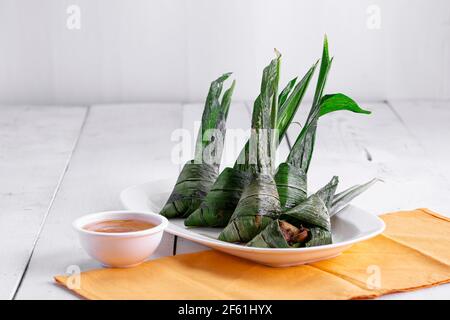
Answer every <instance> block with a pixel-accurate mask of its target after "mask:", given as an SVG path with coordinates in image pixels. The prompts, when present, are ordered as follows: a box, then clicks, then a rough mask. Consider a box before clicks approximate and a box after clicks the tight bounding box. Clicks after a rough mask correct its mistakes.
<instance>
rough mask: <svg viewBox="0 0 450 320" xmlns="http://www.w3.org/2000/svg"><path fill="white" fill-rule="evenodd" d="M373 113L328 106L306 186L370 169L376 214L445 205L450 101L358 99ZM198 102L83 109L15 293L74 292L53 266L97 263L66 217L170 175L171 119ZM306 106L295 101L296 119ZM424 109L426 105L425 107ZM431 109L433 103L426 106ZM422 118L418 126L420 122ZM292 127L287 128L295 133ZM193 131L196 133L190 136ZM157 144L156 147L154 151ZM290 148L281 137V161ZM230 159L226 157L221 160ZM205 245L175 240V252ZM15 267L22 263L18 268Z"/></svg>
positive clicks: (182, 119) (187, 114) (365, 198)
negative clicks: (57, 279)
mask: <svg viewBox="0 0 450 320" xmlns="http://www.w3.org/2000/svg"><path fill="white" fill-rule="evenodd" d="M362 105H364V106H365V107H366V108H368V109H371V110H372V111H373V114H372V115H371V116H369V117H368V116H364V115H356V114H352V113H348V112H341V113H335V114H332V115H328V116H325V117H324V118H323V119H321V120H320V123H319V130H318V137H317V144H316V150H315V154H314V159H313V163H312V167H311V170H310V175H309V183H310V185H311V188H310V189H311V191H312V190H314V189H315V188H317V187H319V186H321V185H322V184H324V183H326V182H327V181H328V180H329V178H331V176H332V175H333V174H337V175H339V176H340V177H341V187H342V188H343V187H346V186H349V185H351V184H354V183H360V182H362V181H365V180H367V179H370V178H372V177H373V176H378V177H380V178H382V179H384V180H385V183H383V184H381V183H380V184H378V185H377V186H375V187H373V189H371V190H370V191H368V192H367V193H366V194H363V195H362V196H360V197H359V198H358V199H356V200H355V204H357V205H359V206H361V207H363V208H367V209H368V210H370V211H372V212H374V213H384V212H389V211H393V210H400V209H412V208H416V207H429V208H431V209H433V210H435V211H437V212H439V213H441V214H449V207H450V205H449V204H448V203H447V201H446V199H447V195H448V192H449V191H450V187H449V183H448V181H449V170H448V169H447V168H446V166H445V165H446V164H447V163H448V162H449V161H450V154H449V149H448V143H447V141H446V139H447V137H449V129H448V126H447V122H446V120H447V119H450V103H431V104H430V103H429V102H399V103H392V102H391V103H390V104H387V103H363V104H362ZM241 106H242V104H238V103H237V104H234V105H233V106H232V109H231V111H230V118H229V127H230V128H233V127H235V128H236V127H240V128H248V127H249V124H250V113H249V112H248V111H249V110H248V109H249V104H247V106H246V109H247V112H246V113H243V112H241V109H242V108H241ZM201 108H202V106H201V105H199V104H192V105H185V106H184V107H182V106H181V105H179V104H173V105H161V104H153V105H121V106H120V105H119V106H95V107H92V108H91V109H90V112H89V114H88V117H87V121H86V124H85V127H84V129H83V131H82V133H81V136H80V138H79V143H78V145H77V148H76V150H75V151H74V154H73V156H72V159H71V161H70V165H69V168H68V171H67V173H66V174H65V177H64V179H63V181H62V183H61V185H60V188H59V190H58V192H57V194H56V197H55V200H54V202H53V205H52V206H51V208H50V211H49V215H48V218H47V220H46V223H45V225H44V227H43V230H42V233H41V235H40V237H39V240H38V242H37V245H36V248H35V251H34V254H33V256H32V258H31V262H30V264H29V268H28V270H27V272H26V273H25V276H24V278H23V282H22V284H21V286H20V288H19V290H18V293H17V296H16V297H17V298H19V299H24V298H41V299H50V298H64V299H72V298H76V297H75V296H73V295H71V294H70V293H68V292H66V291H65V290H63V289H61V288H59V287H57V286H55V285H54V284H53V279H52V277H53V276H54V275H55V274H60V273H64V272H65V271H66V268H67V267H68V266H70V265H79V266H80V267H81V269H82V270H86V269H88V268H92V267H97V266H98V264H97V263H95V262H93V261H92V260H91V259H89V258H88V257H87V255H86V254H85V253H84V252H83V251H82V249H81V248H80V246H79V245H78V241H77V239H76V235H75V233H74V232H72V231H71V230H70V223H71V222H72V220H73V219H75V218H76V217H78V216H80V215H83V214H85V213H88V212H92V211H98V210H108V209H116V208H120V207H121V206H120V203H119V200H118V194H119V192H120V190H121V189H123V188H125V187H126V186H128V185H132V184H136V183H142V182H145V181H147V180H150V179H153V178H155V179H157V178H163V177H166V176H167V175H173V172H177V171H178V170H179V166H178V165H177V164H172V163H171V161H170V152H171V149H172V146H173V145H174V142H173V141H170V135H171V133H172V131H173V130H174V129H176V128H180V127H182V128H188V129H189V130H193V129H191V128H193V123H194V121H197V120H198V119H199V117H200V114H201ZM308 109H309V106H308V104H307V103H305V104H304V105H303V106H302V109H301V112H300V115H299V117H298V118H297V119H296V120H298V121H299V122H300V123H303V122H304V116H305V113H306V112H307V110H308ZM424 110H426V111H424ZM430 110H431V111H430ZM424 124H425V125H424ZM298 131H299V126H296V125H294V126H292V128H291V129H290V131H289V133H288V136H289V138H290V141H291V143H292V142H293V141H294V140H295V137H296V134H297V133H298ZM195 134H196V132H193V137H195ZM155 150H157V151H155ZM288 150H289V148H288V146H287V145H286V143H284V145H281V146H280V160H283V159H284V157H285V156H286V154H287V152H288ZM225 162H226V164H232V162H233V159H232V160H231V161H225ZM173 246H174V240H173V238H171V237H170V236H167V237H166V238H165V239H164V242H163V244H162V245H161V247H160V249H159V250H158V253H157V254H156V255H155V257H157V256H163V255H170V254H172V252H173V251H174V247H173ZM201 249H204V247H201V246H198V245H195V244H192V243H191V242H189V241H184V240H178V241H177V245H176V252H177V253H185V252H193V251H197V250H201ZM19 272H20V271H19ZM449 296H450V286H449V285H443V286H439V287H436V288H430V289H426V290H419V291H415V292H411V293H403V294H398V295H390V296H386V297H383V298H384V299H396V298H402V297H405V298H448V297H449Z"/></svg>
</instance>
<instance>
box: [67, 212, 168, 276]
mask: <svg viewBox="0 0 450 320" xmlns="http://www.w3.org/2000/svg"><path fill="white" fill-rule="evenodd" d="M114 219H127V220H128V219H137V220H143V221H147V222H150V223H152V224H154V225H155V227H153V228H150V229H145V230H141V231H135V232H123V233H104V232H95V231H88V230H85V229H83V228H84V227H85V226H86V225H88V224H91V223H94V222H97V221H104V220H114ZM168 224H169V221H168V220H167V219H166V218H165V217H163V216H161V215H159V214H156V213H151V212H136V211H105V212H99V213H94V214H89V215H86V216H82V217H80V218H78V219H76V220H75V221H74V222H73V227H74V228H75V230H76V231H77V232H78V235H79V237H80V242H81V246H82V247H83V248H84V249H85V250H86V252H87V253H88V254H89V255H90V256H91V257H92V258H94V259H95V260H98V261H100V262H101V263H102V264H103V265H104V266H106V267H113V268H129V267H134V266H137V265H138V264H140V263H142V262H144V261H145V260H146V259H147V258H148V257H150V256H151V255H152V253H153V252H155V250H156V248H157V247H158V245H159V243H160V242H161V238H162V235H163V232H164V229H165V228H166V227H167V225H168Z"/></svg>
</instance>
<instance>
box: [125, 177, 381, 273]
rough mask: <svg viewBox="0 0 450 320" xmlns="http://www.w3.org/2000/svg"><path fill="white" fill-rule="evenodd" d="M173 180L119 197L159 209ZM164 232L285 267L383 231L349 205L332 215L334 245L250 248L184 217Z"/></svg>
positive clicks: (139, 207)
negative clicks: (222, 238) (190, 225)
mask: <svg viewBox="0 0 450 320" xmlns="http://www.w3.org/2000/svg"><path fill="white" fill-rule="evenodd" d="M174 183H175V178H173V179H166V180H155V181H151V182H148V183H144V184H142V185H137V186H133V187H129V188H127V189H125V190H123V191H122V193H121V194H120V199H121V201H122V203H123V205H124V206H125V207H126V208H127V209H128V210H135V211H150V212H159V211H160V209H161V208H162V206H163V205H164V203H165V201H166V200H167V198H168V197H169V194H170V192H171V190H172V188H173V185H174ZM169 222H170V223H169V226H168V227H167V229H166V231H167V232H169V233H171V234H173V235H176V236H179V237H183V238H185V239H188V240H191V241H194V242H197V243H200V244H203V245H205V246H208V247H210V248H213V249H216V250H219V251H223V252H226V253H228V254H231V255H234V256H238V257H241V258H245V259H248V260H252V261H255V262H258V263H262V264H265V265H268V266H272V267H288V266H295V265H300V264H305V263H311V262H315V261H319V260H324V259H329V258H333V257H336V256H338V255H339V254H341V253H342V251H344V250H346V249H348V248H349V247H350V246H351V245H352V244H354V243H357V242H360V241H363V240H367V239H369V238H372V237H375V236H376V235H378V234H380V233H381V232H383V230H384V228H385V225H384V222H383V220H381V219H380V218H378V217H377V216H375V215H373V214H370V213H368V212H366V211H364V210H362V209H360V208H358V207H355V206H352V205H349V206H347V207H346V208H344V209H342V210H341V211H340V212H339V213H338V214H336V215H335V216H333V217H332V218H331V226H332V234H333V244H329V245H324V246H318V247H311V248H292V249H265V248H250V247H246V246H243V245H238V244H232V243H227V242H224V241H219V240H217V236H218V235H219V233H220V231H221V229H219V228H187V227H185V226H184V224H183V219H171V220H169Z"/></svg>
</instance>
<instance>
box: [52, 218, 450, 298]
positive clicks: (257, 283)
mask: <svg viewBox="0 0 450 320" xmlns="http://www.w3.org/2000/svg"><path fill="white" fill-rule="evenodd" d="M382 218H383V220H384V221H385V222H386V225H387V228H386V230H385V232H384V233H383V234H382V235H380V236H378V237H376V238H373V239H371V240H367V241H364V242H361V243H358V244H356V245H354V246H353V247H351V248H350V249H348V250H347V251H345V252H344V253H343V254H342V255H340V256H339V257H336V258H333V259H330V260H326V261H321V262H317V263H313V264H309V265H303V266H297V267H289V268H271V267H266V266H263V265H259V264H256V263H253V262H250V261H247V260H243V259H240V258H236V257H233V256H230V255H226V254H223V253H220V252H217V251H212V250H211V251H210V250H208V251H203V252H199V253H193V254H185V255H178V256H174V257H167V258H162V259H157V260H153V261H149V262H146V263H144V264H142V265H140V266H138V267H135V268H131V269H99V270H92V271H87V272H83V273H82V274H81V281H80V282H79V284H80V286H79V288H76V287H75V288H72V286H70V277H69V276H57V277H55V280H56V282H58V283H59V284H62V285H64V286H66V287H69V288H71V290H73V291H74V292H76V293H77V294H79V295H81V296H82V297H85V298H88V299H362V298H374V297H377V296H380V295H383V294H387V293H392V292H399V291H408V290H413V289H417V288H422V287H428V286H433V285H437V284H441V283H446V282H450V265H449V264H450V219H448V218H446V217H443V216H440V215H438V214H436V213H433V212H431V211H429V210H427V209H418V210H414V211H403V212H396V213H390V214H386V215H383V216H382Z"/></svg>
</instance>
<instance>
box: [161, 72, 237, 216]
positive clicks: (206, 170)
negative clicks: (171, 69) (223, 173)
mask: <svg viewBox="0 0 450 320" xmlns="http://www.w3.org/2000/svg"><path fill="white" fill-rule="evenodd" d="M229 76H230V73H227V74H224V75H222V76H221V77H219V78H218V79H217V80H215V81H213V82H212V83H211V86H210V89H209V93H208V96H207V98H206V102H205V108H204V110H203V115H202V122H201V128H200V130H199V134H198V137H197V143H196V147H195V158H194V159H193V160H190V161H188V162H187V163H186V164H185V165H184V167H183V169H182V170H181V173H180V175H179V176H178V179H177V182H176V184H175V186H174V188H173V190H172V193H171V194H170V196H169V199H168V200H167V202H166V204H165V205H164V207H163V208H162V210H161V212H160V214H161V215H163V216H165V217H167V218H175V217H187V216H188V215H189V214H191V213H192V212H194V211H195V210H196V209H197V208H198V207H199V206H200V204H201V203H202V201H203V199H204V198H205V196H206V195H207V194H208V192H209V191H210V189H211V187H212V185H213V184H214V182H215V181H216V178H217V175H218V173H219V166H220V159H221V157H222V151H223V145H224V142H223V140H224V137H225V130H226V129H225V122H226V120H227V116H228V110H229V108H230V104H231V97H232V95H233V90H234V86H235V82H234V81H233V83H232V85H231V86H230V88H229V89H228V90H226V91H225V93H224V94H223V97H222V100H220V95H221V92H222V87H223V82H224V81H225V80H226V79H227V78H228V77H229ZM211 133H212V135H211ZM209 135H211V137H210V139H206V137H208V136H209Z"/></svg>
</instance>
